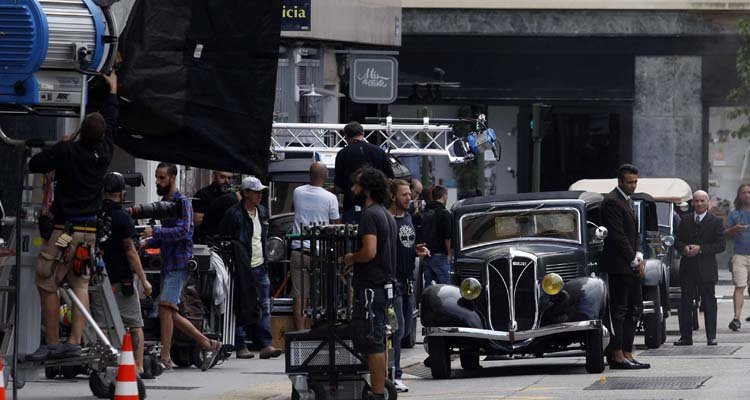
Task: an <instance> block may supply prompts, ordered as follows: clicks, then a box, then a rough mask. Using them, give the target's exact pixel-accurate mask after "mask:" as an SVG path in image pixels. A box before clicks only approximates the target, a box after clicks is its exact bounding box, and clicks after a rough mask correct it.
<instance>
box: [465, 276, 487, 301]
mask: <svg viewBox="0 0 750 400" xmlns="http://www.w3.org/2000/svg"><path fill="white" fill-rule="evenodd" d="M460 289H461V297H463V298H464V299H466V300H474V299H476V298H477V297H479V294H480V293H482V285H481V284H480V283H479V281H478V280H476V278H466V279H464V280H463V281H462V282H461V286H460Z"/></svg>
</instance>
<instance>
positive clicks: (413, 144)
mask: <svg viewBox="0 0 750 400" xmlns="http://www.w3.org/2000/svg"><path fill="white" fill-rule="evenodd" d="M390 122H391V120H390V119H388V121H387V122H386V123H385V124H363V125H362V128H363V129H364V132H365V138H366V139H367V141H368V142H370V143H380V147H382V148H383V150H385V151H387V152H389V153H391V154H393V155H414V156H446V157H447V156H449V154H448V148H449V146H450V145H451V143H452V142H453V141H454V140H455V139H456V138H455V137H453V128H452V127H451V126H450V125H435V124H430V122H429V119H424V123H423V124H422V125H418V124H414V125H401V124H398V125H394V124H392V123H390ZM344 126H345V124H305V123H274V124H273V130H272V133H271V152H273V153H303V152H317V153H332V154H335V153H337V152H338V151H339V150H341V149H342V148H343V147H344V146H345V145H346V141H345V140H344Z"/></svg>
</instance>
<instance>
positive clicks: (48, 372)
mask: <svg viewBox="0 0 750 400" xmlns="http://www.w3.org/2000/svg"><path fill="white" fill-rule="evenodd" d="M59 373H60V367H45V368H44V376H45V377H46V378H47V379H55V378H56V377H57V375H58V374H59Z"/></svg>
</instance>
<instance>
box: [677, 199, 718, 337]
mask: <svg viewBox="0 0 750 400" xmlns="http://www.w3.org/2000/svg"><path fill="white" fill-rule="evenodd" d="M725 246H726V240H725V237H724V223H723V222H722V221H721V219H719V218H717V217H715V216H714V215H712V214H710V213H709V212H708V193H706V192H704V191H702V190H698V191H696V192H695V193H694V194H693V213H692V214H688V215H687V216H685V217H684V218H683V219H682V221H681V222H680V226H679V228H678V229H677V237H676V238H675V249H677V251H679V252H680V253H681V254H682V259H681V260H680V289H681V290H682V299H681V301H680V315H679V318H680V339H679V340H677V341H676V342H674V345H675V346H692V344H693V314H692V313H693V299H694V297H695V295H696V289H697V290H698V291H700V295H701V304H702V305H703V315H704V317H705V326H706V340H707V344H708V345H709V346H716V345H717V344H718V343H717V342H716V292H715V286H716V282H717V281H718V280H719V268H718V263H717V262H716V254H719V253H722V252H723V251H724V248H725Z"/></svg>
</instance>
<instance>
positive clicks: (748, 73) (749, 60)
mask: <svg viewBox="0 0 750 400" xmlns="http://www.w3.org/2000/svg"><path fill="white" fill-rule="evenodd" d="M738 33H739V35H740V48H739V50H737V79H738V80H739V84H738V86H737V87H736V88H734V89H732V91H731V92H729V97H728V99H729V101H731V102H732V103H735V104H738V107H737V108H736V109H734V110H733V111H732V112H730V113H729V118H730V119H737V118H742V119H743V122H742V125H740V127H739V128H738V129H737V130H735V131H733V132H732V136H733V137H736V138H750V105H748V104H747V99H748V98H750V21H748V20H746V19H742V20H740V23H739V29H738Z"/></svg>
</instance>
